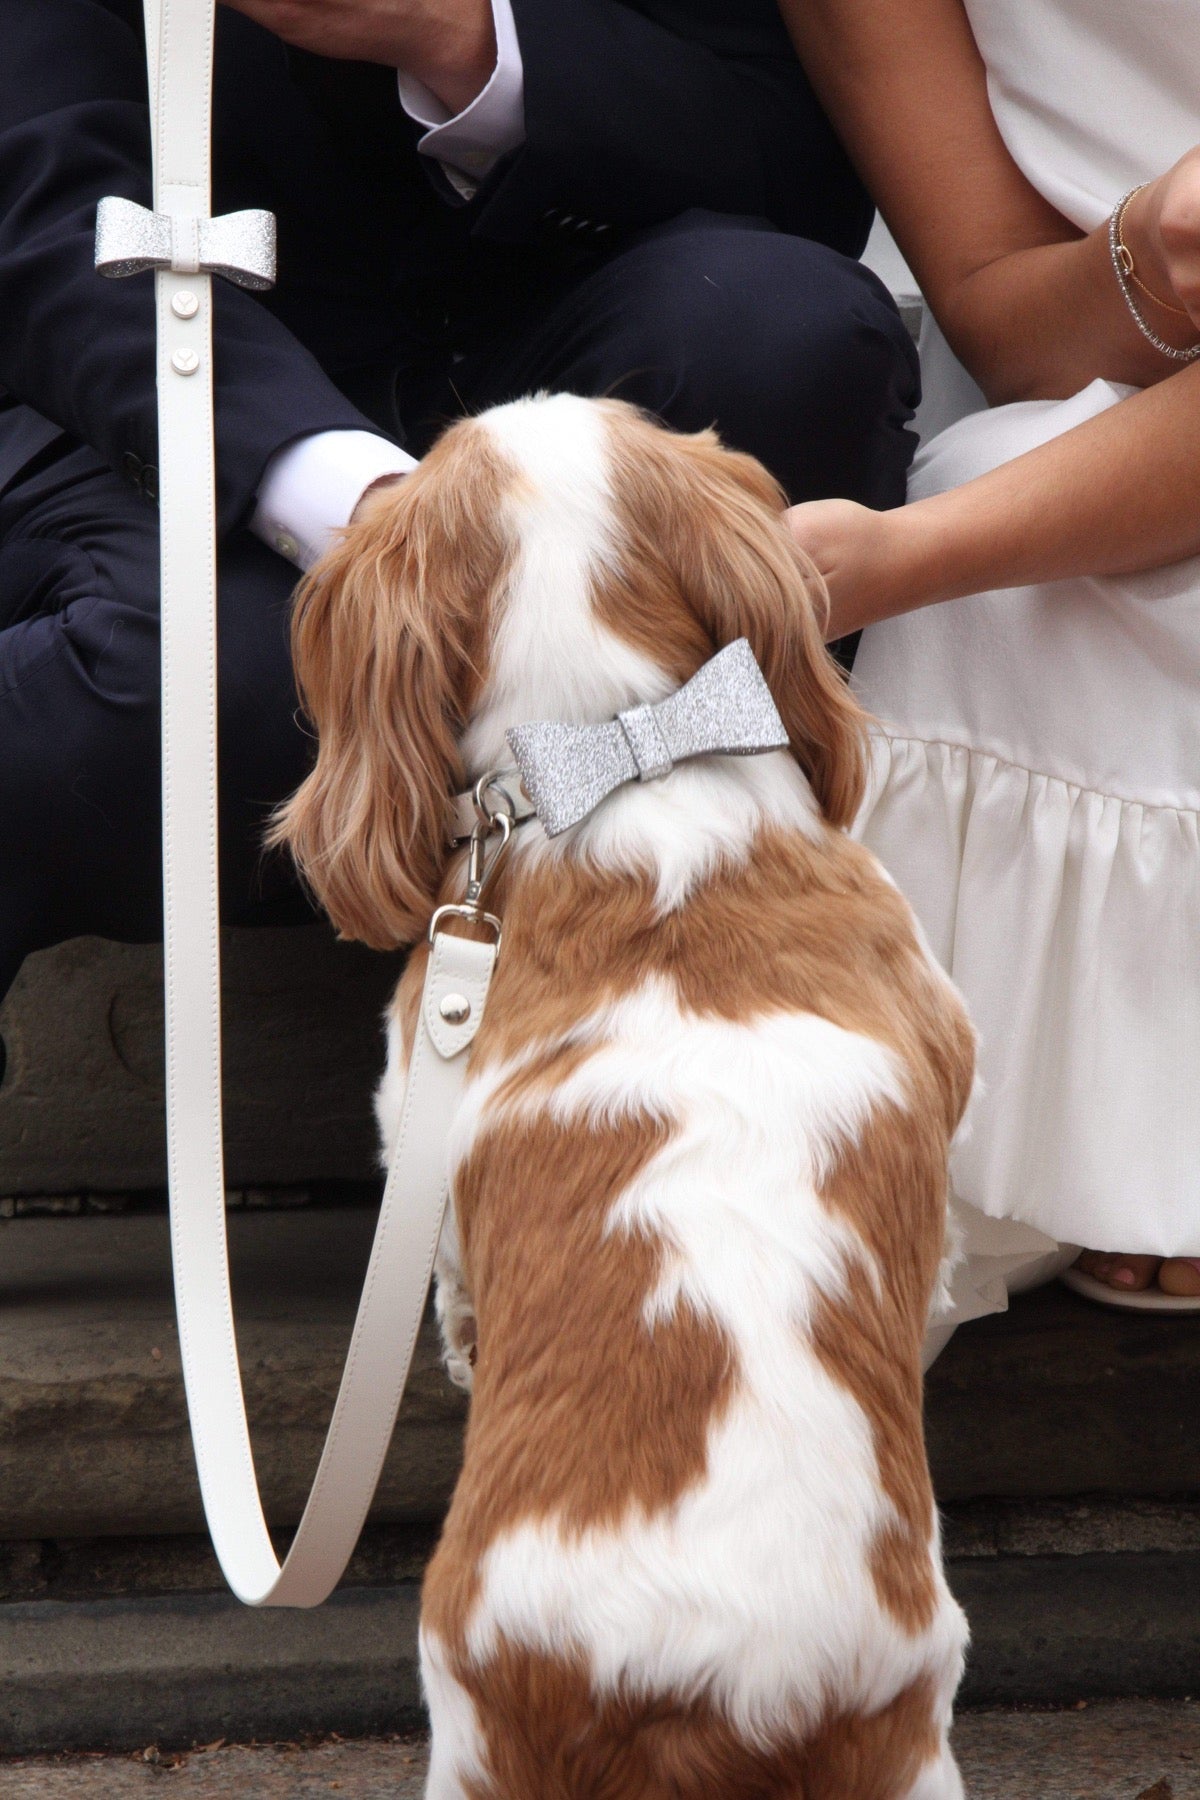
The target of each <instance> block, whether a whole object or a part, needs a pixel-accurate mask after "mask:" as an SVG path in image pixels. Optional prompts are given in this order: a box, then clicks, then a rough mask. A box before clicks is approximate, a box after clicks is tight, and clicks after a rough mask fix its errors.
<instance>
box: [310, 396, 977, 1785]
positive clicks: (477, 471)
mask: <svg viewBox="0 0 1200 1800" xmlns="http://www.w3.org/2000/svg"><path fill="white" fill-rule="evenodd" d="M783 507H784V500H783V496H782V494H781V492H780V490H779V489H778V487H777V486H776V484H775V482H774V481H773V480H772V478H771V477H770V476H769V475H768V474H767V472H766V471H765V470H764V469H763V468H762V467H761V466H760V465H759V464H758V463H756V462H755V461H753V460H752V459H751V458H749V457H747V456H745V455H741V454H737V453H734V452H732V451H730V450H728V449H725V448H724V447H722V445H721V444H720V443H719V441H718V440H717V438H716V437H715V436H714V435H713V434H712V433H701V434H700V435H697V436H681V435H676V434H674V433H671V432H668V431H667V430H665V429H663V428H662V427H661V426H659V425H657V424H655V423H653V422H651V421H650V420H649V419H648V418H646V417H644V416H642V415H641V414H639V413H637V412H635V411H633V410H632V409H630V408H628V407H627V406H625V405H623V404H620V403H616V402H592V401H585V400H581V399H576V398H574V397H568V396H556V397H553V398H546V397H544V396H543V397H539V398H537V399H534V400H527V401H520V402H516V403H513V404H510V405H507V406H504V407H500V408H498V409H496V410H494V411H492V412H489V413H486V414H484V415H482V416H480V417H478V418H474V419H470V420H467V421H464V422H462V423H459V424H456V425H454V426H452V427H451V428H450V429H449V430H448V431H447V432H446V433H445V435H444V436H443V437H442V438H441V440H440V441H439V443H438V444H437V445H436V446H435V448H434V449H433V450H432V451H431V452H430V454H429V455H428V456H427V457H426V459H425V461H424V462H423V463H422V464H421V466H420V468H419V469H418V470H417V471H416V472H415V473H413V474H412V475H411V476H409V477H408V478H407V479H406V480H405V482H404V483H403V484H401V485H399V486H397V487H394V488H392V489H388V490H384V491H382V492H381V493H380V494H379V495H377V496H372V497H371V498H370V499H369V500H368V502H367V505H366V507H365V508H364V516H363V517H362V519H361V522H359V523H357V524H355V525H354V526H352V527H351V528H350V529H349V530H348V531H347V532H346V534H345V536H344V538H343V540H342V541H341V542H340V543H338V544H337V545H336V546H335V547H334V548H332V549H331V550H330V551H329V552H328V553H327V554H326V556H325V557H324V559H323V561H322V562H321V563H320V564H319V565H318V566H317V567H316V568H315V569H314V570H313V571H312V572H311V574H310V576H309V578H308V579H307V581H306V582H305V584H304V586H303V588H302V590H301V592H300V595H299V597H298V602H297V611H296V614H295V619H294V651H295V664H296V670H297V677H298V681H299V684H300V689H301V693H302V696H303V701H304V705H305V709H306V711H307V714H308V716H309V717H310V718H311V720H312V722H313V724H314V726H315V729H316V733H317V739H318V746H319V747H318V752H317V756H316V761H315V765H314V767H313V770H312V773H311V774H310V776H309V778H308V779H307V780H306V782H305V783H304V785H303V786H302V787H301V788H300V789H299V791H298V792H297V794H296V795H295V796H294V797H293V799H292V800H291V802H290V803H289V804H288V805H287V808H286V810H285V812H284V813H283V815H282V817H281V820H280V822H279V826H278V837H279V839H280V840H281V841H282V842H285V843H286V844H287V845H289V846H290V849H291V851H292V853H293V854H294V856H295V858H296V860H297V862H298V864H299V866H300V868H301V870H302V871H303V872H304V874H305V876H306V878H307V880H308V881H309V883H310V884H311V886H312V888H313V890H314V891H315V893H316V895H317V896H318V897H319V899H320V900H321V902H322V903H323V904H324V906H325V907H326V909H327V910H328V912H329V914H330V916H331V917H332V919H333V921H334V923H335V925H336V926H337V927H338V929H339V931H340V932H341V933H342V934H343V935H344V936H346V937H350V938H356V939H361V940H362V941H364V942H365V943H367V944H371V945H375V946H377V947H379V948H388V949H391V948H394V947H396V946H397V945H405V944H409V943H413V942H415V941H416V940H417V939H418V938H422V937H423V934H424V933H425V930H426V927H427V924H428V921H429V919H430V915H431V913H432V912H433V909H434V907H435V906H436V905H438V904H439V903H442V902H449V901H454V900H457V899H460V898H461V894H462V881H463V871H462V861H463V859H462V855H461V854H458V855H455V854H454V853H452V851H451V850H450V849H449V847H448V846H449V844H450V841H451V837H452V832H453V827H452V806H453V796H454V794H455V792H456V790H459V789H462V788H463V787H464V785H466V784H468V783H470V782H472V781H474V780H475V779H476V778H478V777H480V776H481V775H482V774H484V773H485V772H486V771H490V770H494V769H497V768H503V767H507V766H509V765H510V764H511V756H510V754H509V751H508V749H507V747H506V741H505V733H506V730H507V729H508V728H509V727H512V726H516V725H520V724H522V723H524V722H526V721H531V720H563V721H568V722H572V723H581V722H597V721H604V720H610V719H611V718H612V717H613V716H614V715H615V714H616V713H617V712H618V711H619V710H621V709H623V708H629V707H632V706H636V705H640V704H642V703H657V702H659V701H661V700H662V699H663V698H664V697H665V696H667V695H669V694H671V693H672V692H673V691H674V690H676V689H678V688H679V687H680V685H681V684H683V683H685V682H686V681H688V680H689V678H691V677H692V676H693V675H694V674H695V673H696V671H697V670H698V669H699V668H700V667H701V666H702V665H704V664H705V663H706V662H707V661H708V660H709V659H710V658H711V657H712V656H713V654H714V652H715V651H717V650H719V649H720V647H721V646H723V645H727V644H730V643H731V642H733V641H734V640H736V639H739V638H745V639H748V640H749V643H750V646H751V647H752V649H753V651H754V654H755V656H756V657H757V659H758V662H759V664H760V666H761V669H762V671H763V673H764V674H765V676H766V680H767V683H768V685H769V687H770V689H771V692H772V695H773V697H774V700H775V702H776V705H777V707H778V709H779V713H780V715H781V717H782V720H783V722H784V725H785V727H786V732H787V737H788V740H789V748H787V749H777V750H774V751H772V752H771V753H770V754H765V755H761V756H726V755H716V756H709V757H701V758H700V759H698V760H695V761H690V762H686V763H682V764H680V765H679V766H677V767H675V768H674V769H673V771H672V772H671V773H669V774H668V775H666V776H665V777H664V778H663V779H660V780H655V781H645V782H633V783H631V784H629V785H627V786H625V787H623V788H621V789H620V791H618V792H617V793H615V794H613V795H612V796H611V797H610V798H609V799H608V800H606V801H605V803H604V804H603V805H602V806H601V807H600V808H599V810H598V811H596V812H595V813H594V814H593V815H592V816H591V817H589V818H588V819H587V820H586V821H585V822H584V823H581V824H579V825H576V826H574V827H573V828H571V829H569V830H567V831H565V832H564V833H563V834H562V835H561V836H557V837H554V838H550V837H548V836H547V835H546V833H545V831H544V830H543V829H542V827H541V825H540V824H539V823H537V822H536V821H534V822H533V823H531V824H529V825H525V826H522V827H521V828H520V829H519V830H518V831H517V832H516V833H515V834H514V842H513V846H512V848H511V851H510V853H509V856H508V859H507V863H506V866H505V869H504V872H503V874H502V875H501V876H500V877H498V882H497V887H496V890H495V896H494V898H493V899H490V900H489V905H490V906H492V907H493V909H494V910H496V911H498V912H500V913H501V914H502V916H503V948H502V951H501V954H500V958H499V963H498V966H497V970H496V974H495V978H494V981H493V985H492V991H491V997H490V1000H489V1003H488V1008H487V1012H486V1017H485V1019H484V1021H483V1024H482V1025H481V1027H480V1030H479V1033H478V1036H477V1038H476V1040H475V1043H474V1045H473V1048H472V1050H471V1060H470V1065H469V1082H468V1086H467V1088H466V1091H465V1095H464V1098H463V1100H462V1103H461V1105H460V1108H459V1110H458V1114H457V1116H456V1117H455V1118H454V1119H453V1120H452V1121H448V1130H449V1136H450V1145H451V1155H452V1168H453V1180H452V1201H451V1213H450V1216H449V1217H448V1220H447V1224H446V1228H445V1232H444V1234H443V1239H442V1244H441V1248H440V1251H439V1258H438V1312H439V1318H440V1321H441V1325H442V1330H443V1334H444V1339H445V1345H446V1355H447V1362H448V1367H449V1369H450V1372H451V1374H452V1375H453V1376H454V1377H455V1379H457V1380H458V1381H460V1382H462V1383H464V1384H470V1385H471V1387H472V1390H473V1392H472V1400H471V1410H470V1418H469V1424H468V1428H467V1434H466V1447H465V1456H464V1462H463V1467H462V1472H461V1475H460V1478H459V1481H458V1484H457V1487H456V1489H455V1492H454V1497H453V1500H452V1503H451V1506H450V1510H449V1515H448V1517H447V1520H446V1523H445V1528H444V1530H443V1532H442V1536H441V1540H440V1543H439V1545H438V1548H437V1551H436V1553H435V1555H434V1557H433V1560H432V1562H431V1564H430V1566H429V1569H428V1572H427V1574H426V1578H425V1584H424V1591H423V1600H422V1624H421V1664H422V1672H423V1679H424V1685H425V1692H426V1695H427V1699H428V1705H429V1711H430V1715H431V1718H432V1725H433V1748H432V1762H431V1770H430V1775H429V1784H428V1788H427V1790H426V1792H427V1796H428V1797H429V1800H668V1797H670V1800H784V1797H785V1796H786V1797H787V1800H957V1797H959V1796H961V1794H962V1786H961V1782H960V1778H959V1775H958V1773H957V1770H956V1767H955V1763H954V1759H953V1756H952V1754H951V1750H950V1748H949V1745H948V1739H947V1733H948V1728H949V1725H950V1720H951V1711H952V1704H953V1697H954V1693H955V1690H956V1687H957V1685H958V1681H959V1678H960V1675H961V1670H962V1664H963V1656H964V1649H965V1643H966V1635H967V1634H966V1622H965V1620H964V1618H963V1615H962V1613H961V1611H960V1610H959V1608H958V1606H957V1605H956V1604H955V1602H954V1600H953V1599H952V1598H951V1595H950V1593H949V1590H948V1588H947V1586H946V1582H945V1579H944V1576H943V1573H942V1568H941V1558H940V1544H939V1529H938V1521H937V1516H936V1512H935V1508H934V1503H933V1495H932V1490H931V1485H930V1480H929V1474H928V1468H927V1463H926V1458H925V1452H924V1443H923V1435H922V1422H921V1376H920V1354H921V1344H922V1337H923V1332H924V1328H925V1324H926V1319H927V1315H928V1312H929V1307H930V1302H931V1296H932V1295H933V1293H934V1291H935V1288H936V1285H937V1282H938V1277H939V1267H940V1264H941V1260H942V1257H943V1250H944V1245H945V1243H946V1236H947V1226H946V1217H947V1198H946V1196H947V1175H946V1164H947V1150H948V1145H949V1142H950V1140H951V1137H952V1135H953V1133H954V1131H955V1129H956V1127H957V1126H958V1124H959V1121H960V1118H961V1116H962V1114H963V1111H964V1107H965V1105H966V1102H967V1098H968V1095H969V1092H970V1089H971V1084H972V1072H973V1064H974V1039H973V1034H972V1031H971V1028H970V1025H969V1023H968V1021H967V1018H966V1016H965V1013H964V1011H963V1007H962V1005H961V1002H960V1001H959V999H958V996H957V994H956V992H955V990H954V988H953V987H952V986H951V984H950V982H949V981H948V980H947V979H946V977H945V976H944V975H943V974H942V973H941V972H940V971H939V970H938V969H937V968H936V966H935V965H934V964H933V963H932V961H931V960H930V958H929V956H928V955H927V953H926V951H925V950H924V948H923V946H922V942H921V940H920V939H919V936H918V930H917V927H916V925H915V923H914V920H913V918H912V915H911V913H910V910H909V908H908V906H907V904H906V903H905V901H904V900H903V899H902V897H901V896H900V894H899V893H898V891H897V890H896V888H895V886H894V885H893V884H892V883H891V882H890V880H889V879H888V877H887V876H886V875H885V874H884V873H883V871H882V870H881V869H880V867H879V866H878V865H877V863H876V862H875V861H874V859H873V858H872V857H871V856H870V855H869V854H868V853H867V852H866V851H865V850H863V849H862V848H860V847H859V846H857V845H856V844H855V843H853V842H852V841H851V839H850V838H849V837H848V836H847V834H846V829H845V828H846V827H847V826H848V825H849V824H850V823H851V821H852V819H853V818H854V815H855V813H856V810H857V808H858V806H859V804H860V801H861V798H862V792H863V787H864V782H865V779H866V768H867V761H866V759H867V754H868V748H867V737H866V726H867V721H866V719H865V716H864V715H863V714H862V713H861V711H860V710H859V708H858V706H857V704H856V702H855V700H854V699H853V697H852V695H851V693H850V691H849V689H848V687H847V685H846V683H845V680H844V678H843V677H842V675H841V673H840V671H839V670H838V669H837V667H836V665H835V664H834V662H833V661H832V659H831V658H830V657H829V655H828V653H827V652H826V650H825V647H824V644H823V642H822V633H821V625H822V621H823V617H824V609H825V598H824V590H823V588H822V585H821V583H820V580H819V577H818V576H817V575H816V573H815V570H814V569H813V568H812V566H811V565H810V564H809V563H808V562H807V560H806V559H805V558H804V556H803V555H802V553H801V552H800V551H799V550H798V549H797V548H796V547H795V545H794V544H793V542H792V540H791V538H790V536H789V533H788V531H787V528H786V525H785V523H784V520H783V517H782V512H783ZM427 955H428V951H427V948H426V947H425V946H424V944H422V947H421V948H420V949H418V950H416V951H415V952H414V953H413V956H412V958H411V960H410V962H409V964H408V967H407V969H406V972H405V974H404V976H403V979H402V980H401V982H400V985H399V988H398V990H397V993H396V996H395V999H394V1003H393V1007H392V1011H391V1014H390V1020H389V1026H388V1031H389V1059H388V1068H387V1073H386V1076H385V1078H384V1081H383V1085H382V1088H381V1090H380V1094H379V1098H378V1111H379V1116H380V1120H381V1125H382V1132H383V1138H384V1141H385V1144H387V1146H388V1148H389V1149H390V1146H391V1140H392V1138H393V1137H394V1135H395V1131H396V1127H397V1121H398V1115H399V1110H400V1103H401V1097H402V1093H403V1083H404V1073H405V1066H406V1059H407V1055H408V1051H409V1048H410V1047H411V1044H412V1041H413V1032H414V1029H415V1024H416V1012H417V1006H418V1001H419V996H420V991H421V985H422V981H423V977H424V972H425V965H426V959H427Z"/></svg>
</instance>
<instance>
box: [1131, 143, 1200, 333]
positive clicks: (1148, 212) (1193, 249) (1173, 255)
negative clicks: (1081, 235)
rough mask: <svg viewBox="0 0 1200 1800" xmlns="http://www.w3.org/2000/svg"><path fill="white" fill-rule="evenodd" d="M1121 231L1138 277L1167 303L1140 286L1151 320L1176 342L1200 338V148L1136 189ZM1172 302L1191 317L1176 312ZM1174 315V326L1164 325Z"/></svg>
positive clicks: (1158, 329) (1159, 330)
mask: <svg viewBox="0 0 1200 1800" xmlns="http://www.w3.org/2000/svg"><path fill="white" fill-rule="evenodd" d="M1122 235H1123V237H1124V240H1125V243H1126V245H1127V246H1128V248H1129V251H1130V253H1131V255H1132V256H1133V259H1134V269H1135V272H1136V274H1137V276H1138V279H1139V281H1141V282H1144V283H1145V285H1146V287H1148V288H1149V289H1150V293H1151V294H1153V295H1156V296H1158V297H1159V299H1160V302H1161V301H1165V302H1166V303H1167V304H1166V305H1165V306H1164V305H1162V304H1159V305H1156V304H1155V303H1154V301H1153V300H1151V299H1150V298H1149V296H1148V295H1147V294H1146V293H1145V292H1144V291H1139V293H1138V302H1139V305H1140V304H1142V303H1143V302H1144V303H1146V304H1145V310H1146V314H1147V317H1148V318H1149V319H1150V322H1151V324H1152V325H1153V326H1154V327H1155V329H1156V330H1157V331H1158V332H1159V333H1160V335H1163V336H1166V337H1168V338H1169V340H1170V341H1171V342H1172V343H1175V342H1178V343H1179V344H1180V345H1181V346H1182V345H1184V344H1187V343H1194V342H1195V341H1196V340H1197V339H1198V338H1200V148H1197V149H1195V150H1189V151H1188V153H1187V155H1186V156H1184V157H1181V158H1180V160H1179V161H1178V162H1177V163H1176V164H1175V166H1174V168H1173V169H1168V170H1167V173H1166V174H1165V175H1160V176H1159V178H1158V180H1157V181H1152V182H1151V183H1150V184H1149V186H1148V187H1144V188H1143V189H1142V191H1141V193H1139V194H1135V195H1134V197H1133V199H1132V200H1131V201H1130V202H1129V205H1128V206H1127V207H1126V209H1125V218H1124V220H1123V231H1122ZM1171 307H1182V308H1183V310H1184V312H1185V313H1187V315H1188V317H1187V318H1186V319H1181V318H1179V316H1178V314H1177V313H1176V314H1174V315H1172V313H1171V310H1170V309H1171ZM1172 317H1173V318H1174V323H1175V330H1174V332H1172V331H1170V330H1169V329H1164V327H1165V326H1167V323H1168V321H1170V320H1171V319H1172Z"/></svg>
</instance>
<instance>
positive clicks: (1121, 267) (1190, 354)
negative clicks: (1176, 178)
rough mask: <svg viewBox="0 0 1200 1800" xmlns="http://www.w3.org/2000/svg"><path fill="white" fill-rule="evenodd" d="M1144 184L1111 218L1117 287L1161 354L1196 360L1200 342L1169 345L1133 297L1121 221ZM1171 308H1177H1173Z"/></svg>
mask: <svg viewBox="0 0 1200 1800" xmlns="http://www.w3.org/2000/svg"><path fill="white" fill-rule="evenodd" d="M1145 185H1146V184H1145V182H1141V183H1139V185H1138V186H1137V187H1135V188H1130V190H1129V192H1128V193H1127V194H1126V195H1125V197H1124V198H1123V199H1122V200H1119V201H1118V202H1117V204H1116V206H1115V207H1114V208H1113V213H1112V217H1111V218H1110V219H1109V221H1108V248H1109V253H1110V254H1111V256H1112V266H1113V273H1114V274H1115V275H1116V278H1117V286H1118V287H1119V288H1120V290H1121V297H1122V299H1123V300H1124V302H1125V304H1126V306H1127V307H1128V308H1129V311H1130V315H1131V316H1132V319H1133V322H1134V324H1135V325H1136V326H1137V328H1138V330H1139V331H1140V332H1141V334H1142V336H1143V337H1144V338H1145V339H1146V340H1147V342H1148V343H1151V344H1153V345H1154V348H1155V349H1156V350H1157V351H1158V353H1159V355H1160V356H1166V357H1169V358H1170V360H1171V361H1172V362H1177V363H1192V362H1195V361H1196V359H1197V357H1200V344H1193V345H1192V347H1191V349H1190V350H1177V349H1176V348H1175V346H1174V344H1168V343H1167V340H1166V339H1165V338H1161V337H1159V335H1158V333H1157V331H1155V329H1154V327H1153V326H1152V325H1151V324H1150V322H1149V320H1148V319H1147V318H1146V316H1145V314H1144V313H1143V312H1142V309H1141V307H1140V306H1139V305H1138V303H1137V300H1136V299H1135V297H1134V294H1133V290H1132V288H1131V287H1130V285H1129V273H1130V272H1129V270H1128V269H1127V268H1126V266H1125V260H1126V258H1127V257H1129V251H1128V250H1126V249H1125V245H1124V243H1123V241H1122V238H1121V224H1122V221H1123V220H1124V217H1125V208H1126V207H1127V206H1128V205H1129V202H1130V201H1131V200H1132V199H1133V196H1134V195H1135V194H1140V193H1141V191H1142V188H1143V187H1145ZM1122 253H1124V254H1122ZM1130 261H1132V258H1130ZM1171 310H1172V311H1174V308H1172V309H1171Z"/></svg>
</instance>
